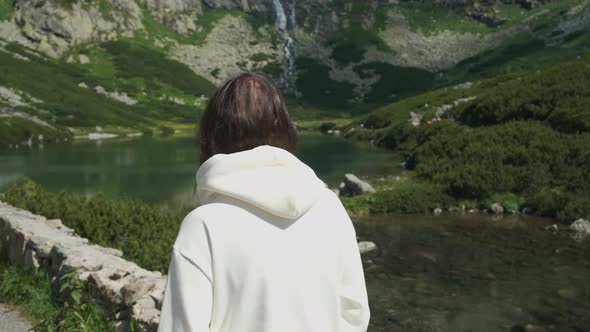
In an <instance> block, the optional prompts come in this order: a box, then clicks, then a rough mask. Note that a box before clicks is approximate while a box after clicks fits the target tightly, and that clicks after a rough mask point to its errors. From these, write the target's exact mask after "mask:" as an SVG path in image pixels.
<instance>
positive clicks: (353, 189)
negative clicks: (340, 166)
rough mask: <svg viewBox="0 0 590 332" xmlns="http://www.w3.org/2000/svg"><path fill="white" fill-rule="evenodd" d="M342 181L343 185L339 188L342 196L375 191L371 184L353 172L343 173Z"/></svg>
mask: <svg viewBox="0 0 590 332" xmlns="http://www.w3.org/2000/svg"><path fill="white" fill-rule="evenodd" d="M343 183H344V187H341V188H340V195H342V196H356V195H360V194H364V193H375V192H377V191H376V190H375V188H373V186H371V185H370V184H368V183H367V182H365V181H363V180H361V179H359V178H358V177H356V175H354V174H346V175H344V182H343Z"/></svg>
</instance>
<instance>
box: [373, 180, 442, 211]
mask: <svg viewBox="0 0 590 332" xmlns="http://www.w3.org/2000/svg"><path fill="white" fill-rule="evenodd" d="M452 202H453V199H452V198H451V197H450V196H448V195H447V194H445V193H444V191H443V187H442V186H438V185H434V184H429V183H421V182H414V181H405V182H404V181H402V182H400V183H399V184H397V185H396V186H395V187H394V188H393V189H389V190H385V191H382V192H378V193H377V194H375V197H374V198H373V201H372V202H371V205H370V206H369V212H371V213H424V212H428V211H432V209H434V208H437V207H448V206H450V205H451V204H452Z"/></svg>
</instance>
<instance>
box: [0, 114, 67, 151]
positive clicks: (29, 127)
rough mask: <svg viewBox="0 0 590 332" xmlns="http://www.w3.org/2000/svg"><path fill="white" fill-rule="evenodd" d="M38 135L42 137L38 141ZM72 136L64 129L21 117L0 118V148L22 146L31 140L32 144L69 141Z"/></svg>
mask: <svg viewBox="0 0 590 332" xmlns="http://www.w3.org/2000/svg"><path fill="white" fill-rule="evenodd" d="M39 135H41V136H42V137H43V140H42V141H40V139H39ZM71 138H72V134H71V133H70V132H69V131H68V130H67V129H65V128H60V127H57V128H51V127H47V126H44V125H40V124H37V123H35V122H33V121H30V120H27V119H24V118H21V117H0V146H2V147H6V146H7V145H9V144H22V143H23V142H28V140H29V139H31V142H32V143H33V144H38V143H43V142H57V141H64V140H70V139H71Z"/></svg>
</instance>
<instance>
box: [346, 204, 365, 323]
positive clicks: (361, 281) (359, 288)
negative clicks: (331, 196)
mask: <svg viewBox="0 0 590 332" xmlns="http://www.w3.org/2000/svg"><path fill="white" fill-rule="evenodd" d="M345 222H346V223H348V224H347V225H346V226H345V228H346V231H345V232H344V233H345V235H344V238H343V242H342V243H343V244H342V249H341V252H342V256H341V257H342V258H341V259H342V276H341V285H340V299H339V300H340V315H341V318H342V320H341V328H340V331H343V332H344V331H346V332H366V331H367V327H368V325H369V318H370V309H369V300H368V296H367V287H366V285H365V276H364V271H363V265H362V261H361V255H360V252H359V249H358V243H357V241H356V232H355V230H354V226H353V225H352V222H351V221H350V218H349V217H348V216H346V221H345Z"/></svg>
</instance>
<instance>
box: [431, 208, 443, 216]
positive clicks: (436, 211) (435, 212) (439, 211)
mask: <svg viewBox="0 0 590 332" xmlns="http://www.w3.org/2000/svg"><path fill="white" fill-rule="evenodd" d="M432 213H434V215H435V216H440V215H441V214H442V213H443V210H442V209H441V208H436V209H434V211H432Z"/></svg>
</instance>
